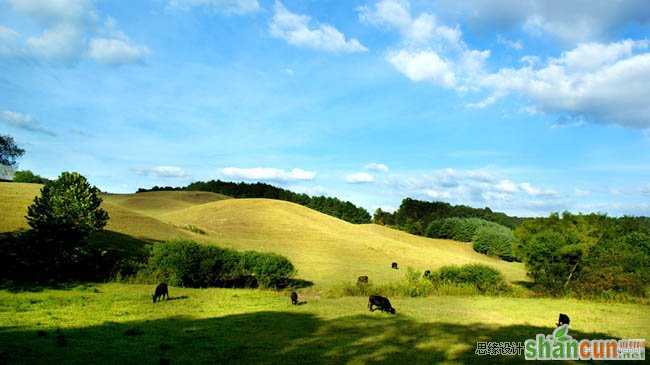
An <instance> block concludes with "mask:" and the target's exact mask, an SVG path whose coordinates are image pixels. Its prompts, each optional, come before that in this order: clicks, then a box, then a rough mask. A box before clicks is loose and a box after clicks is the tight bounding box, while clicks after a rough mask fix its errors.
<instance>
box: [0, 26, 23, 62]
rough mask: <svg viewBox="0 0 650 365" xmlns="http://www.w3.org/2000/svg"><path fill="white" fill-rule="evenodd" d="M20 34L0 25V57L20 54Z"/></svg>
mask: <svg viewBox="0 0 650 365" xmlns="http://www.w3.org/2000/svg"><path fill="white" fill-rule="evenodd" d="M19 38H20V33H18V32H16V31H15V30H13V29H11V28H7V27H3V26H2V25H0V56H13V55H16V54H19V53H21V52H22V50H21V45H20V43H19V40H20V39H19Z"/></svg>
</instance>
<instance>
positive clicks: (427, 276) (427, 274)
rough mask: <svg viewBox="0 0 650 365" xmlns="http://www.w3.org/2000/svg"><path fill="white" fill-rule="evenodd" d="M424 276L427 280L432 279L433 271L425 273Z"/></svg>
mask: <svg viewBox="0 0 650 365" xmlns="http://www.w3.org/2000/svg"><path fill="white" fill-rule="evenodd" d="M422 276H423V277H425V278H427V279H428V278H430V277H431V270H426V271H425V272H424V275H422Z"/></svg>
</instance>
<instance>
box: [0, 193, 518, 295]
mask: <svg viewBox="0 0 650 365" xmlns="http://www.w3.org/2000/svg"><path fill="white" fill-rule="evenodd" d="M39 189H40V185H37V184H13V183H0V208H2V218H1V220H0V232H6V231H14V230H16V229H19V228H25V227H26V222H25V219H24V215H25V213H26V209H27V206H28V205H29V204H30V203H31V201H32V199H33V198H34V196H35V195H37V194H38V191H39ZM103 206H104V208H105V209H106V210H107V211H108V212H109V215H110V217H111V219H110V221H109V224H108V227H107V228H108V229H110V230H113V231H116V232H120V233H124V234H128V235H130V236H133V237H136V238H140V239H147V240H165V239H170V238H192V239H195V240H197V241H201V242H203V243H213V244H218V245H221V246H226V247H231V248H235V249H240V250H260V251H266V252H276V253H279V254H282V255H285V256H287V257H288V258H289V259H291V261H292V262H293V263H294V264H295V265H296V266H297V268H298V272H299V277H300V278H301V279H305V280H310V281H313V282H314V283H315V284H316V285H317V286H318V287H329V286H332V285H336V284H339V283H341V282H342V281H354V280H355V279H356V277H358V276H359V275H368V276H370V279H371V281H374V282H376V283H380V282H386V281H393V280H398V279H401V278H402V277H403V271H404V269H406V267H408V266H411V267H414V268H416V269H418V270H425V269H435V268H438V267H440V266H443V265H450V264H466V263H484V264H487V265H490V266H492V267H494V268H496V269H497V270H500V271H501V272H502V273H503V274H504V275H505V276H506V278H507V279H508V280H510V281H520V280H526V277H525V270H524V267H523V265H521V264H518V263H508V262H505V261H501V260H498V259H494V258H490V257H487V256H485V255H481V254H477V253H476V252H474V251H473V250H472V248H471V246H470V245H468V244H465V243H459V242H454V241H448V240H436V239H429V238H424V237H418V236H413V235H410V234H408V233H405V232H401V231H397V230H394V229H390V228H387V227H383V226H377V225H374V224H366V225H355V224H351V223H347V222H345V221H342V220H339V219H336V218H333V217H331V216H328V215H325V214H322V213H319V212H316V211H314V210H311V209H308V208H305V207H303V206H301V205H298V204H293V203H289V202H285V201H278V200H269V199H227V197H224V196H222V195H218V194H212V193H203V192H154V193H140V194H120V195H112V194H111V195H105V196H104V204H103ZM187 225H194V226H196V227H198V228H200V229H202V230H204V231H206V233H207V234H205V235H200V234H195V233H192V232H190V231H188V230H187V229H183V227H186V226H187ZM393 261H396V262H398V263H399V265H400V267H401V268H402V270H391V269H390V264H391V262H393Z"/></svg>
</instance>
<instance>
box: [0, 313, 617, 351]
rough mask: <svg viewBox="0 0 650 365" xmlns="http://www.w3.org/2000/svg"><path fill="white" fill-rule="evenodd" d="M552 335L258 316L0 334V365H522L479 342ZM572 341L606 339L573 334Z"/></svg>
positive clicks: (360, 318) (364, 318)
mask: <svg viewBox="0 0 650 365" xmlns="http://www.w3.org/2000/svg"><path fill="white" fill-rule="evenodd" d="M551 330H552V328H551V327H535V326H525V325H515V326H504V327H495V326H487V325H484V324H471V325H458V324H451V323H418V322H415V321H413V320H411V319H409V318H407V317H403V316H400V315H397V316H390V315H386V314H379V313H377V314H372V315H356V316H350V317H341V318H337V319H332V320H323V319H319V318H317V317H316V316H314V315H312V314H305V313H291V312H257V313H247V314H237V315H230V316H224V317H217V318H209V319H192V318H187V317H171V318H165V319H159V320H151V321H138V322H124V323H117V322H106V323H103V324H102V325H98V326H91V327H85V328H74V329H64V330H60V331H58V330H49V331H43V330H40V331H38V330H35V329H25V328H17V327H11V328H2V329H0V343H2V344H3V348H2V350H0V351H2V353H1V354H0V359H2V360H0V363H1V362H3V360H4V362H7V363H66V364H67V363H79V364H82V363H83V364H85V363H138V364H140V363H142V364H147V363H149V364H157V363H159V362H160V360H161V359H169V360H170V363H171V364H180V363H183V364H195V363H242V364H257V363H282V364H334V363H336V364H338V363H358V364H380V363H381V364H383V363H386V364H391V363H392V364H433V363H440V362H447V363H524V362H525V361H524V359H523V357H507V356H499V357H492V356H477V355H475V354H474V350H475V347H476V342H477V341H522V342H523V341H524V340H525V339H527V338H532V337H534V336H535V334H537V333H545V334H546V333H550V332H551ZM570 334H571V335H573V336H574V337H575V338H578V339H580V338H609V337H611V336H609V335H606V334H602V333H580V332H574V331H571V333H570Z"/></svg>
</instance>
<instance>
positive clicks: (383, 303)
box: [151, 262, 571, 327]
mask: <svg viewBox="0 0 650 365" xmlns="http://www.w3.org/2000/svg"><path fill="white" fill-rule="evenodd" d="M391 268H392V269H395V270H398V269H399V268H398V266H397V262H393V263H392V264H391ZM429 276H431V271H430V270H427V271H425V272H424V277H429ZM364 284H368V276H366V275H363V276H359V278H357V285H364ZM151 297H152V299H153V302H154V303H156V302H157V301H160V300H162V299H163V298H164V299H165V300H169V290H168V287H167V284H166V283H160V284H158V286H156V290H155V292H154V294H153V295H152V296H151ZM290 298H291V304H293V305H298V304H304V303H305V302H299V301H298V293H296V292H295V291H292V292H291V295H290ZM377 309H379V310H380V311H382V312H386V313H390V314H395V313H396V311H395V308H393V306H392V305H391V304H390V300H388V298H386V297H382V296H381V295H371V296H369V297H368V310H369V311H371V312H374V311H376V310H377ZM570 322H571V319H569V316H568V315H566V314H564V313H560V317H559V318H558V321H557V323H556V324H555V325H556V326H557V327H559V326H562V325H565V324H566V325H569V323H570Z"/></svg>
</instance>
